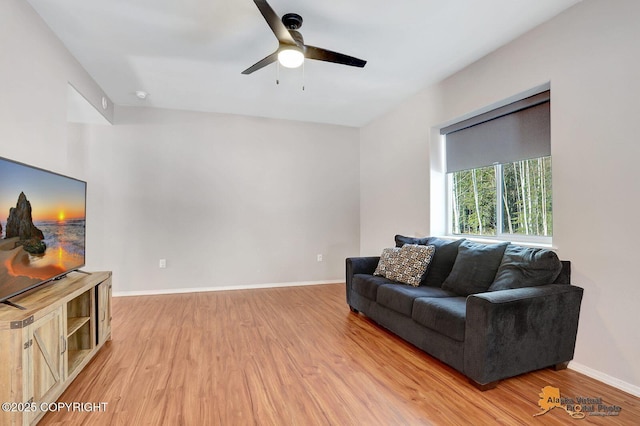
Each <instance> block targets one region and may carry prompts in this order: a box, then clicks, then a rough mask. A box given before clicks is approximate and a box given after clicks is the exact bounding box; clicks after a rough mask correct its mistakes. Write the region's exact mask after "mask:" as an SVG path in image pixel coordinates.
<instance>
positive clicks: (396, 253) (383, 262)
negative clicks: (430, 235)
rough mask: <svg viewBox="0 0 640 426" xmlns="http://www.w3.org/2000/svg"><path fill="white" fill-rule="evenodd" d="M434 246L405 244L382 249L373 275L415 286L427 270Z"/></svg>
mask: <svg viewBox="0 0 640 426" xmlns="http://www.w3.org/2000/svg"><path fill="white" fill-rule="evenodd" d="M434 253H435V247H434V246H421V245H417V244H405V245H404V246H402V248H397V247H395V248H390V249H384V250H383V251H382V255H381V256H380V261H379V262H378V267H377V268H376V271H375V272H374V273H373V274H374V275H382V276H384V277H385V278H388V279H390V280H393V281H398V282H401V283H404V284H409V285H411V286H414V287H417V286H419V285H420V281H421V280H422V276H423V275H424V274H425V272H426V271H427V268H428V267H429V264H430V263H431V259H433V254H434Z"/></svg>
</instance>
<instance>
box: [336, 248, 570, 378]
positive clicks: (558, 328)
mask: <svg viewBox="0 0 640 426" xmlns="http://www.w3.org/2000/svg"><path fill="white" fill-rule="evenodd" d="M405 243H409V244H425V245H426V244H433V245H434V246H435V247H436V249H435V255H434V256H433V260H432V262H431V264H430V265H429V268H428V270H427V272H426V273H425V274H424V276H423V279H422V281H421V283H420V285H419V286H417V287H412V286H409V285H403V284H398V283H396V282H394V281H391V280H389V279H387V278H384V277H382V276H376V275H373V273H374V271H375V270H376V266H377V265H378V261H379V257H377V256H376V257H352V258H348V259H346V293H347V303H348V304H349V307H350V308H351V311H352V312H354V313H358V312H361V313H363V314H364V315H366V316H367V317H369V318H371V319H372V320H373V321H375V322H376V323H378V324H379V325H381V326H382V327H384V328H386V329H388V330H390V331H391V332H393V333H395V334H396V335H398V336H400V337H402V338H403V339H405V340H406V341H408V342H410V343H412V344H413V345H415V346H417V347H418V348H420V349H422V350H423V351H425V352H427V353H428V354H430V355H432V356H434V357H435V358H437V359H439V360H441V361H442V362H444V363H446V364H448V365H450V366H451V367H453V368H455V369H456V370H458V371H459V372H461V373H463V374H464V375H466V376H467V377H468V378H469V379H470V381H471V383H473V384H474V385H476V386H477V387H478V388H480V389H482V390H485V389H490V388H492V387H495V385H496V384H497V382H498V381H500V380H502V379H505V378H508V377H513V376H516V375H519V374H523V373H527V372H530V371H534V370H538V369H541V368H546V367H554V368H556V369H561V368H566V366H567V365H568V363H569V361H570V360H571V359H572V358H573V353H574V347H575V341H576V334H577V330H578V318H579V314H580V304H581V301H582V294H583V289H582V288H580V287H576V286H573V285H571V284H570V276H571V265H570V262H567V261H562V262H561V261H560V260H558V259H557V256H556V255H555V253H553V252H550V251H547V250H541V249H531V248H523V247H519V246H514V245H508V246H507V245H506V243H505V244H504V245H482V244H477V243H466V242H464V241H462V240H458V241H450V240H443V239H439V238H433V237H427V238H422V239H415V238H410V237H402V236H396V244H397V246H398V247H399V246H402V245H403V244H405ZM485 247H487V248H488V251H493V259H491V258H490V257H491V255H488V254H486V253H484V252H483V250H484V249H485ZM501 251H502V252H503V253H502V254H501ZM459 253H463V254H459ZM464 256H466V257H464ZM469 256H471V257H472V260H471V261H469ZM554 256H555V260H554ZM496 262H498V269H497V270H496V269H495V265H496ZM549 262H551V263H549ZM553 262H555V263H553ZM488 264H492V265H493V266H489V267H488V270H483V268H485V269H487V267H486V265H488ZM549 265H552V266H549ZM553 265H556V266H553ZM554 267H557V270H556V271H551V272H550V271H549V270H550V269H553V268H554ZM461 268H462V269H461ZM465 269H471V270H470V271H465ZM491 271H493V274H492V272H491ZM456 274H457V275H458V278H459V279H458V282H459V283H460V282H462V283H463V284H462V286H463V287H467V288H466V289H464V290H462V291H460V290H459V289H458V288H455V287H452V286H451V285H450V284H451V283H450V281H451V279H450V276H452V275H456ZM460 274H462V275H465V274H467V275H466V276H460ZM483 274H484V277H485V278H484V279H485V281H486V280H487V279H490V280H491V281H490V286H489V288H488V289H486V290H484V291H480V292H476V291H477V290H478V288H482V286H480V287H478V286H477V285H476V284H477V283H471V282H472V281H474V280H475V279H476V278H477V279H478V280H480V277H481V276H483ZM470 277H471V279H470ZM487 277H490V278H487ZM551 278H553V279H551ZM545 280H548V282H546V281H545ZM467 283H469V284H467ZM484 285H486V283H485V284H484ZM460 293H462V295H461V294H460ZM467 293H471V294H467Z"/></svg>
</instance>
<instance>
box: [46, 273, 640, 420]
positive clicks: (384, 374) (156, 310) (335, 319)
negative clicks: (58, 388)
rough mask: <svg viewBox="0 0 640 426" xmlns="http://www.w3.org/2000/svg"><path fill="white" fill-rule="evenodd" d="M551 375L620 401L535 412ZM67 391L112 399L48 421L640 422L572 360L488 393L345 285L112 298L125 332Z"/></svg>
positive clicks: (565, 388)
mask: <svg viewBox="0 0 640 426" xmlns="http://www.w3.org/2000/svg"><path fill="white" fill-rule="evenodd" d="M545 386H554V387H557V388H559V389H560V392H561V395H562V396H563V397H576V396H584V397H601V398H602V399H603V402H605V403H606V404H608V405H617V406H620V407H622V411H621V412H620V415H619V416H617V417H593V416H587V417H586V418H585V419H583V420H575V419H572V418H571V417H570V416H569V414H567V413H566V412H565V411H563V410H561V409H560V408H555V409H553V410H551V411H550V412H548V413H546V414H544V415H543V416H540V417H533V414H535V413H537V412H539V411H540V408H539V407H538V400H539V396H538V395H539V393H540V392H541V389H542V388H543V387H545ZM60 401H62V402H94V403H100V402H106V403H107V405H106V411H104V412H93V413H87V412H71V413H68V412H66V411H65V410H63V411H61V412H57V413H48V414H47V415H46V416H45V417H44V418H43V419H42V421H41V423H40V424H41V425H62V424H64V425H92V426H94V425H198V426H200V425H233V426H235V425H423V424H424V425H430V424H433V425H491V424H504V425H526V424H534V425H564V424H573V423H576V424H578V425H586V424H599V425H638V424H640V399H639V398H636V397H633V396H632V395H629V394H627V393H624V392H622V391H620V390H617V389H615V388H612V387H609V386H606V385H604V384H602V383H600V382H597V381H595V380H593V379H591V378H588V377H586V376H584V375H582V374H580V373H577V372H575V371H572V370H570V369H569V370H563V371H552V370H550V369H546V370H541V371H538V372H534V373H530V374H526V375H523V376H519V377H516V378H513V379H509V380H505V381H502V382H500V383H499V384H498V387H497V388H496V389H492V390H489V391H486V392H480V391H479V390H477V389H476V388H475V387H473V386H471V385H470V384H469V383H468V382H467V380H466V378H465V377H464V376H462V375H461V374H459V373H457V372H456V371H454V370H453V369H451V368H449V367H447V366H446V365H444V364H442V363H441V362H439V361H437V360H435V359H434V358H431V357H430V356H429V355H427V354H425V353H423V352H421V351H420V350H418V349H416V348H415V347H413V346H412V345H410V344H407V343H405V342H404V341H402V340H401V339H399V338H397V337H395V336H394V335H392V334H391V333H389V332H387V331H385V330H383V329H382V328H380V327H378V326H377V325H376V324H375V323H373V322H372V321H370V320H368V319H367V318H366V317H364V316H362V315H355V314H352V313H350V312H349V308H348V306H347V305H346V302H345V296H344V285H341V284H329V285H318V286H306V287H288V288H274V289H260V290H237V291H224V292H209V293H190V294H178V295H160V296H140V297H119V298H114V300H113V340H112V341H111V342H109V343H107V345H106V346H105V347H104V348H103V349H102V350H101V352H100V353H99V354H98V355H97V356H96V358H95V359H94V360H93V361H92V362H91V363H90V364H89V366H88V367H87V368H86V370H85V371H84V372H82V373H81V374H80V376H79V377H78V378H77V379H76V380H75V382H73V383H72V384H71V386H70V387H69V388H68V389H67V391H66V392H65V393H64V394H63V395H62V397H61V399H60Z"/></svg>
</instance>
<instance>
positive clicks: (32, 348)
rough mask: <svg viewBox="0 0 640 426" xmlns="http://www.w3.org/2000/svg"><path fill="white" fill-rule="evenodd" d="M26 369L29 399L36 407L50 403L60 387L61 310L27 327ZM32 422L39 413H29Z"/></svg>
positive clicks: (61, 370) (63, 342)
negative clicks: (28, 377)
mask: <svg viewBox="0 0 640 426" xmlns="http://www.w3.org/2000/svg"><path fill="white" fill-rule="evenodd" d="M28 335H29V340H28V342H27V346H28V349H29V351H28V359H29V361H28V366H29V367H28V369H29V371H30V373H31V374H30V377H31V380H29V391H30V397H29V398H27V400H29V399H31V398H32V399H31V400H32V401H33V402H35V403H36V404H37V405H40V403H42V402H52V401H53V400H54V398H53V396H55V395H57V392H58V391H59V390H60V388H61V387H62V383H63V381H64V377H63V371H64V369H63V365H64V363H63V357H62V353H63V352H64V350H65V341H64V329H63V321H62V307H60V308H58V309H56V310H55V311H53V312H51V313H49V314H47V315H45V316H44V317H42V318H40V319H39V320H37V321H35V322H34V323H33V324H32V325H31V326H30V327H29V332H28ZM31 414H32V415H31V416H30V417H33V418H35V417H36V416H37V415H38V414H39V413H31Z"/></svg>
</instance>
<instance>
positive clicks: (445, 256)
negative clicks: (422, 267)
mask: <svg viewBox="0 0 640 426" xmlns="http://www.w3.org/2000/svg"><path fill="white" fill-rule="evenodd" d="M463 241H465V240H464V238H463V239H460V240H443V239H441V238H436V237H429V243H428V244H429V245H433V246H435V247H436V253H435V255H434V256H433V260H432V261H431V265H430V266H429V270H428V271H427V274H426V275H425V276H424V283H423V284H424V285H428V286H429V287H442V283H443V282H444V280H446V279H447V277H448V276H449V273H451V269H452V268H453V264H454V263H455V261H456V257H458V247H459V246H460V244H462V242H463Z"/></svg>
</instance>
